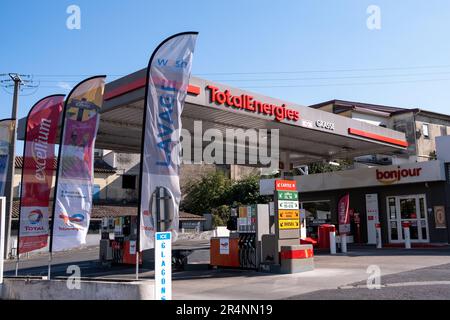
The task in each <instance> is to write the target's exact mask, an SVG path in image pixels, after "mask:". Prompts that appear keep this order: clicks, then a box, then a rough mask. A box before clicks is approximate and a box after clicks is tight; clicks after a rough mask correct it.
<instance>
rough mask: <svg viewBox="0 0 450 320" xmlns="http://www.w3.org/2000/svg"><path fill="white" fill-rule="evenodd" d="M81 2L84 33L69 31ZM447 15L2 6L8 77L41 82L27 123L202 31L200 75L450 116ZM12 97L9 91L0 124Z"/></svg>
mask: <svg viewBox="0 0 450 320" xmlns="http://www.w3.org/2000/svg"><path fill="white" fill-rule="evenodd" d="M72 4H75V5H78V6H79V7H80V9H81V30H69V29H67V28H66V19H67V18H68V16H69V14H67V13H66V9H67V7H68V6H69V5H72ZM369 5H377V6H379V8H380V9H381V29H380V30H369V29H368V28H367V26H366V20H367V18H368V16H369V15H368V14H367V12H366V10H367V8H368V6H369ZM449 15H450V1H448V0H429V1H422V0H395V1H392V0H368V1H366V0H340V1H335V0H321V1H317V0H297V1H283V0H278V1H265V0H259V1H252V0H247V1H245V0H239V1H204V0H192V1H168V0H166V1H149V0H129V1H119V0H108V1H106V0H95V1H92V0H91V1H84V0H71V1H64V0H58V1H54V0H41V1H5V0H4V1H2V2H1V4H0V30H2V36H1V40H0V41H1V50H0V74H1V73H7V72H19V73H24V74H32V75H34V80H35V81H36V83H39V88H37V90H25V91H23V92H22V94H23V95H22V96H21V97H20V106H19V108H20V109H19V115H20V117H23V116H25V115H26V113H27V112H28V110H29V108H30V107H31V106H32V105H33V103H34V102H36V101H37V100H39V99H40V98H42V97H44V96H46V95H49V94H54V93H68V91H69V89H68V88H69V87H70V86H71V85H74V84H75V83H76V82H77V81H79V80H82V79H83V77H84V75H86V76H87V75H95V74H107V75H108V76H109V80H110V81H111V80H113V79H115V78H117V76H118V75H126V74H128V73H131V72H133V71H136V70H138V69H141V68H143V67H145V66H146V65H147V62H148V59H149V56H150V54H151V52H152V50H153V49H154V48H155V46H156V45H157V44H158V43H159V42H160V41H161V40H163V39H164V38H165V37H167V36H169V35H171V34H173V33H177V32H180V31H188V30H195V31H199V32H200V35H199V38H198V43H197V48H196V52H195V57H194V66H193V74H195V75H199V76H201V77H205V78H209V79H212V80H218V81H221V82H224V83H229V84H230V85H233V86H238V87H247V89H248V90H251V91H255V92H260V93H263V94H266V95H270V96H274V97H277V98H281V99H284V100H288V101H292V102H296V103H299V104H304V105H308V104H313V103H318V102H322V101H325V100H329V99H335V98H336V99H345V100H354V101H362V102H371V103H378V104H387V105H393V106H405V107H420V108H424V109H428V110H432V111H436V112H442V113H449V112H448V110H449V108H448V106H449V101H450V90H449V85H450V41H449V40H448V39H449V38H448V37H449V31H450V19H449ZM343 70H347V71H343ZM349 70H350V71H349ZM311 71H314V72H311ZM294 72H298V73H294ZM248 73H253V74H248ZM286 79H290V80H286ZM64 87H65V88H64ZM11 99H12V96H11V95H10V94H9V93H7V92H5V90H4V89H0V106H1V107H0V118H7V117H9V116H10V108H11Z"/></svg>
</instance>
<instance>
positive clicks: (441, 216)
mask: <svg viewBox="0 0 450 320" xmlns="http://www.w3.org/2000/svg"><path fill="white" fill-rule="evenodd" d="M434 220H435V223H436V229H447V221H446V219H445V207H444V206H435V207H434Z"/></svg>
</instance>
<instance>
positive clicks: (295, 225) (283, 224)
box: [278, 220, 300, 230]
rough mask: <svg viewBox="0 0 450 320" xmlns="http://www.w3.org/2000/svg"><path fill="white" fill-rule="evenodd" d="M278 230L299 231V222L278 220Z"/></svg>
mask: <svg viewBox="0 0 450 320" xmlns="http://www.w3.org/2000/svg"><path fill="white" fill-rule="evenodd" d="M278 228H279V229H280V230H287V229H299V228H300V221H299V220H278Z"/></svg>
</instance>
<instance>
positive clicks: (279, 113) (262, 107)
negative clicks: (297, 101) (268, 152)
mask: <svg viewBox="0 0 450 320" xmlns="http://www.w3.org/2000/svg"><path fill="white" fill-rule="evenodd" d="M206 89H208V90H209V92H210V98H209V99H210V102H211V103H217V104H220V105H225V106H229V107H234V108H236V109H243V110H247V111H251V112H255V113H260V114H263V115H268V116H272V117H275V120H277V121H283V120H285V119H287V120H289V121H294V122H295V121H297V120H298V119H300V114H299V112H298V111H297V110H294V109H290V108H287V107H286V105H285V104H282V105H281V106H279V105H275V104H270V103H264V102H261V101H258V100H255V98H254V97H253V96H251V95H248V94H241V95H239V96H235V95H232V94H231V93H230V91H229V90H225V91H221V90H220V89H219V88H217V87H215V86H212V85H208V86H207V87H206Z"/></svg>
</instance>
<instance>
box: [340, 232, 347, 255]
mask: <svg viewBox="0 0 450 320" xmlns="http://www.w3.org/2000/svg"><path fill="white" fill-rule="evenodd" d="M341 251H342V253H347V234H346V233H344V234H342V235H341Z"/></svg>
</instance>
